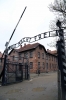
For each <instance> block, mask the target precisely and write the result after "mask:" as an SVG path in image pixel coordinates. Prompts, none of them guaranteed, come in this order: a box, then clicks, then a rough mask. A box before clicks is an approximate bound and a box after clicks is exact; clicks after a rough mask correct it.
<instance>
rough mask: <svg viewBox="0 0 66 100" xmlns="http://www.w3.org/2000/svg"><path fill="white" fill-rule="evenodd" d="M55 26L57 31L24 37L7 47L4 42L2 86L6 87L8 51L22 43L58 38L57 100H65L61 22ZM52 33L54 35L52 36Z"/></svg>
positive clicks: (64, 69) (65, 76) (64, 68)
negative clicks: (57, 28)
mask: <svg viewBox="0 0 66 100" xmlns="http://www.w3.org/2000/svg"><path fill="white" fill-rule="evenodd" d="M56 25H57V26H58V27H59V30H53V31H48V32H44V33H41V34H38V35H36V36H34V37H24V38H22V39H21V40H20V41H19V42H18V43H16V44H13V45H11V46H9V47H8V42H6V45H5V46H6V49H5V52H4V55H5V58H4V67H3V78H2V85H6V78H7V66H6V60H7V56H8V50H11V49H14V48H17V47H19V46H20V45H21V44H22V43H24V42H29V43H32V42H35V41H38V40H40V39H44V38H48V37H56V36H59V39H60V40H59V41H57V44H56V45H57V53H58V100H66V56H65V44H64V33H63V28H62V27H61V22H60V21H59V20H58V21H57V23H56ZM53 32H55V33H54V34H52V33H53ZM60 61H61V62H60ZM26 66H27V65H25V68H27V67H26ZM29 70H30V69H29ZM25 76H26V75H25ZM27 76H30V74H29V71H28V72H27ZM60 91H61V92H60ZM59 94H60V95H61V96H60V95H59ZM59 96H60V98H59Z"/></svg>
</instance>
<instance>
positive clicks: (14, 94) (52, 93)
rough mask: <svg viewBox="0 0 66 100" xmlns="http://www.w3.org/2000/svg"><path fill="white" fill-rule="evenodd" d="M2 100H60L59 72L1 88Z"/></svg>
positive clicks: (0, 97) (0, 99)
mask: <svg viewBox="0 0 66 100" xmlns="http://www.w3.org/2000/svg"><path fill="white" fill-rule="evenodd" d="M0 100H58V89H57V72H51V73H46V74H44V75H39V76H37V77H34V78H32V79H30V80H26V81H23V82H20V83H17V84H12V85H8V86H0Z"/></svg>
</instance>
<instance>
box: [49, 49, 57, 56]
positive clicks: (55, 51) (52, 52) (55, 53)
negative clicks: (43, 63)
mask: <svg viewBox="0 0 66 100" xmlns="http://www.w3.org/2000/svg"><path fill="white" fill-rule="evenodd" d="M47 53H50V54H53V55H57V50H53V51H51V50H49V49H47Z"/></svg>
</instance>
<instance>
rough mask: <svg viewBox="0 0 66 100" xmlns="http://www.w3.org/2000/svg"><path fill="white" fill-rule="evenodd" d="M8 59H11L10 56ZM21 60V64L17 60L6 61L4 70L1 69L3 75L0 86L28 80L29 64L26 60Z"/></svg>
mask: <svg viewBox="0 0 66 100" xmlns="http://www.w3.org/2000/svg"><path fill="white" fill-rule="evenodd" d="M9 58H12V56H10V57H9ZM18 59H19V58H18ZM21 59H22V60H21V62H20V61H19V60H18V61H11V60H8V59H6V64H5V65H6V66H5V69H3V70H4V73H3V77H2V85H7V84H11V83H15V82H20V81H23V80H26V79H29V64H28V63H29V62H27V61H28V60H27V58H24V57H22V58H21ZM4 60H5V59H4ZM4 76H5V79H4Z"/></svg>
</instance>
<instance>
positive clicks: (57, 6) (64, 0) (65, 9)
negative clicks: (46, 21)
mask: <svg viewBox="0 0 66 100" xmlns="http://www.w3.org/2000/svg"><path fill="white" fill-rule="evenodd" d="M49 9H50V11H52V12H53V13H55V16H56V19H55V20H53V21H51V22H50V25H49V27H50V29H52V30H54V29H57V26H56V22H57V20H58V19H59V20H60V21H61V22H62V26H63V27H66V0H55V1H54V3H51V4H50V5H49ZM56 41H57V39H55V40H54V41H51V42H50V43H49V44H48V45H49V46H50V47H55V45H56Z"/></svg>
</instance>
